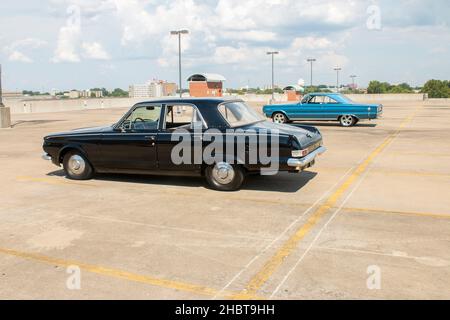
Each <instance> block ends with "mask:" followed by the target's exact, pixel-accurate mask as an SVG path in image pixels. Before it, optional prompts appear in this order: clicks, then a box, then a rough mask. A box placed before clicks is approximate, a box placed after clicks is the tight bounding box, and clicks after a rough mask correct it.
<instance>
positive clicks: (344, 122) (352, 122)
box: [339, 114, 357, 127]
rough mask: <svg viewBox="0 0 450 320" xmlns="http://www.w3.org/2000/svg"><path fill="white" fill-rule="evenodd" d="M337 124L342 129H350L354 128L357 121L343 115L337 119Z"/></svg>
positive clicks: (352, 117)
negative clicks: (338, 123) (339, 124)
mask: <svg viewBox="0 0 450 320" xmlns="http://www.w3.org/2000/svg"><path fill="white" fill-rule="evenodd" d="M339 122H340V123H341V126H343V127H351V126H354V125H355V124H356V122H357V119H356V118H355V117H354V116H351V115H348V114H347V115H343V116H341V117H340V118H339Z"/></svg>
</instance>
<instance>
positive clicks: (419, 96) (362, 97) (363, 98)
mask: <svg viewBox="0 0 450 320" xmlns="http://www.w3.org/2000/svg"><path fill="white" fill-rule="evenodd" d="M346 96H347V97H349V98H350V99H352V100H353V101H357V102H373V103H383V102H387V101H390V102H393V101H394V102H403V101H405V102H406V101H410V102H414V101H424V100H425V95H424V94H423V93H409V94H402V93H399V94H347V95H346Z"/></svg>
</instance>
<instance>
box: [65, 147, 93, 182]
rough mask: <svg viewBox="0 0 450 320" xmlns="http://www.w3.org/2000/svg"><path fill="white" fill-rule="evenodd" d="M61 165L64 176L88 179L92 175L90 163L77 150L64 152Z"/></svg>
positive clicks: (73, 178) (74, 178)
mask: <svg viewBox="0 0 450 320" xmlns="http://www.w3.org/2000/svg"><path fill="white" fill-rule="evenodd" d="M63 166H64V171H65V172H66V176H67V177H68V178H69V179H72V180H89V179H91V178H92V176H93V175H94V169H93V168H92V166H91V164H90V163H89V161H88V160H87V159H86V157H84V156H83V155H82V154H81V152H79V151H75V150H74V151H69V152H68V153H66V155H65V156H64V160H63Z"/></svg>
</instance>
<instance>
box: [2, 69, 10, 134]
mask: <svg viewBox="0 0 450 320" xmlns="http://www.w3.org/2000/svg"><path fill="white" fill-rule="evenodd" d="M0 128H11V111H10V109H9V108H7V107H5V105H4V104H3V98H2V65H1V64H0Z"/></svg>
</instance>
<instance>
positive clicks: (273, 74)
mask: <svg viewBox="0 0 450 320" xmlns="http://www.w3.org/2000/svg"><path fill="white" fill-rule="evenodd" d="M267 54H268V55H271V56H272V101H274V100H275V72H274V60H275V59H274V56H275V55H276V54H279V52H278V51H269V52H267Z"/></svg>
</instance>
